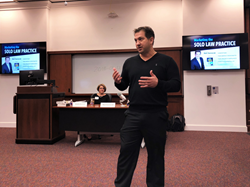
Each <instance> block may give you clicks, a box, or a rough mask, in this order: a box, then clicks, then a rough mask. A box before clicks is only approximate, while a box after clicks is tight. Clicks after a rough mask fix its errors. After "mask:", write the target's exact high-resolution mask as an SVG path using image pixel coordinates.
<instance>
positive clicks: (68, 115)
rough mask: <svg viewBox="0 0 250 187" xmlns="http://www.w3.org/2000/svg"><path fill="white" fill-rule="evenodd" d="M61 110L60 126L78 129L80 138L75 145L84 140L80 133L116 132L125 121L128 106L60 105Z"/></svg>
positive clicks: (71, 129) (70, 129) (64, 128)
mask: <svg viewBox="0 0 250 187" xmlns="http://www.w3.org/2000/svg"><path fill="white" fill-rule="evenodd" d="M53 108H54V109H58V110H59V127H60V129H61V130H63V131H64V130H65V131H78V140H77V141H76V143H75V146H77V145H79V144H80V143H82V141H84V139H83V137H82V136H81V135H80V131H81V132H82V133H88V134H116V133H120V129H121V127H122V125H123V123H124V120H125V116H124V112H125V111H126V110H127V109H128V107H121V106H120V104H116V107H105V108H104V107H100V105H93V106H90V105H88V106H87V107H72V106H68V107H58V106H54V107H53Z"/></svg>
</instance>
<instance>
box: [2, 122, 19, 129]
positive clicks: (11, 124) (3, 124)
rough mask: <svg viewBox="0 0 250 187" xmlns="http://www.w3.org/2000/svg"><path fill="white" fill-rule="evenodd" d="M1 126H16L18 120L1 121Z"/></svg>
mask: <svg viewBox="0 0 250 187" xmlns="http://www.w3.org/2000/svg"><path fill="white" fill-rule="evenodd" d="M0 127H15V128H16V122H0Z"/></svg>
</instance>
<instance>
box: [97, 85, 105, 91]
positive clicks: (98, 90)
mask: <svg viewBox="0 0 250 187" xmlns="http://www.w3.org/2000/svg"><path fill="white" fill-rule="evenodd" d="M100 86H103V88H104V92H106V89H107V88H106V86H105V85H104V84H99V85H98V86H97V91H98V92H99V88H100Z"/></svg>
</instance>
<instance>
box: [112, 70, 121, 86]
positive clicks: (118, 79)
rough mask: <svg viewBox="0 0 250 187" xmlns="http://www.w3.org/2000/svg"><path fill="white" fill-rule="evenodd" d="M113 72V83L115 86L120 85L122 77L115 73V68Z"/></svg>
mask: <svg viewBox="0 0 250 187" xmlns="http://www.w3.org/2000/svg"><path fill="white" fill-rule="evenodd" d="M113 70H114V72H113V79H114V81H115V82H116V83H117V84H120V83H121V80H122V77H121V75H120V74H119V72H118V71H117V69H116V68H113Z"/></svg>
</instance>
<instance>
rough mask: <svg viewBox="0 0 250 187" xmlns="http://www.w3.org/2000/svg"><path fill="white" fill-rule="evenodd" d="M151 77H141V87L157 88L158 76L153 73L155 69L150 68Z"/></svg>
mask: <svg viewBox="0 0 250 187" xmlns="http://www.w3.org/2000/svg"><path fill="white" fill-rule="evenodd" d="M150 75H151V77H141V78H140V80H139V85H140V86H141V88H155V87H156V86H157V84H158V78H157V77H156V76H155V74H154V73H153V70H150Z"/></svg>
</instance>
